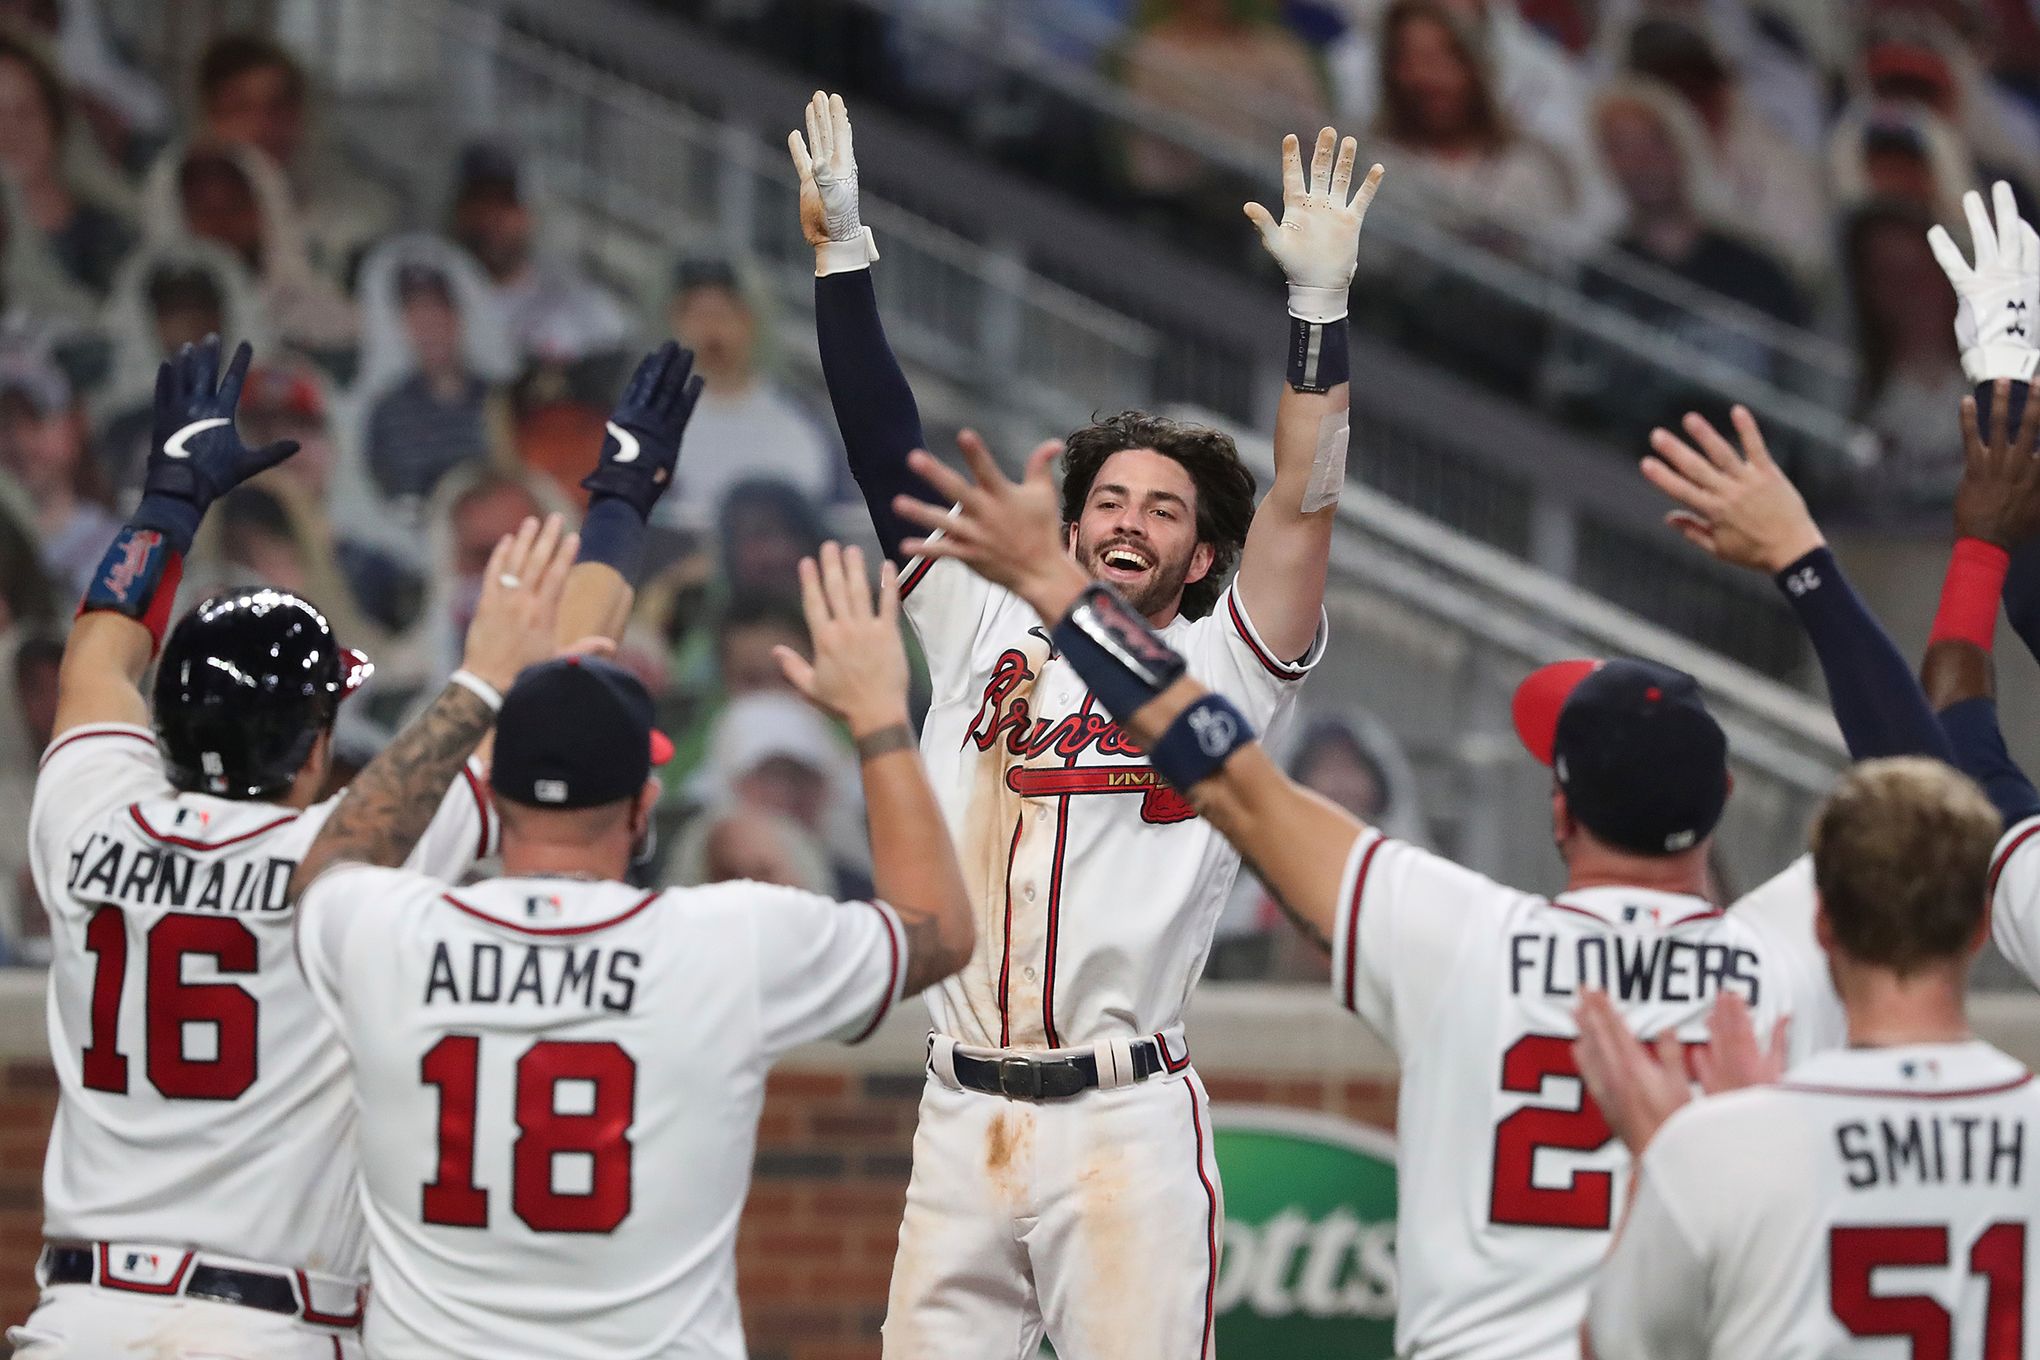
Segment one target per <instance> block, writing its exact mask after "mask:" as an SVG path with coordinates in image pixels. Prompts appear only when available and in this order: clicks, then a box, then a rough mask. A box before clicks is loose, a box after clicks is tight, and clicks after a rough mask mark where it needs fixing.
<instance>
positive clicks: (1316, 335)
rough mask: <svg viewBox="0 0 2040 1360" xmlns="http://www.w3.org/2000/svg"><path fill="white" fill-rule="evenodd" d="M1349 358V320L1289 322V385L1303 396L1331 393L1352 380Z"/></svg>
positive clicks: (1290, 320) (1301, 320)
mask: <svg viewBox="0 0 2040 1360" xmlns="http://www.w3.org/2000/svg"><path fill="white" fill-rule="evenodd" d="M1352 376H1353V375H1352V371H1351V364H1350V361H1349V360H1348V359H1347V357H1346V318H1344V317H1340V318H1339V319H1338V320H1336V321H1326V322H1318V321H1305V320H1304V319H1303V318H1302V317H1300V316H1292V317H1291V318H1289V385H1290V386H1291V387H1293V388H1295V389H1296V390H1297V391H1299V392H1329V391H1331V390H1332V389H1333V388H1334V387H1337V386H1338V385H1339V384H1340V383H1343V382H1350V381H1351V380H1352Z"/></svg>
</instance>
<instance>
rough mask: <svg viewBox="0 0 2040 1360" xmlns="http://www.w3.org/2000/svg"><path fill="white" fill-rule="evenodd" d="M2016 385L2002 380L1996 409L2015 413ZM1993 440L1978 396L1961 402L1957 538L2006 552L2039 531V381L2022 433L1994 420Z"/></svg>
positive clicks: (1994, 398)
mask: <svg viewBox="0 0 2040 1360" xmlns="http://www.w3.org/2000/svg"><path fill="white" fill-rule="evenodd" d="M2011 399H2012V384H2011V383H2010V382H2009V381H2007V380H2006V379H2003V378H2000V379H1998V381H1997V384H1996V388H1995V390H1994V391H1993V392H1992V394H1991V409H1992V410H1993V411H1998V412H2004V411H2009V410H2011V409H2012V408H2011ZM1990 424H1991V429H1990V438H1989V439H1988V440H1986V439H1985V438H1984V437H1983V432H1982V430H1981V429H1979V428H1978V425H1977V418H1976V398H1975V397H1964V398H1963V399H1962V481H1961V482H1960V483H1959V484H1958V485H1957V486H1956V488H1955V535H1956V537H1958V538H1980V539H1982V540H1983V541H1984V542H1986V543H1995V544H1997V545H1998V546H1999V547H2000V548H2005V549H2007V550H2009V549H2012V548H2016V547H2018V546H2019V545H2020V544H2021V543H2024V542H2025V541H2026V540H2027V539H2029V538H2031V537H2033V535H2034V534H2035V533H2040V459H2036V458H2035V457H2034V456H2033V443H2034V436H2035V435H2036V434H2040V383H2035V384H2033V386H2032V387H2030V388H2029V389H2028V390H2027V392H2026V410H2025V413H2024V415H2023V416H2022V417H2021V418H2020V420H2019V429H2018V433H2017V434H2011V433H2008V431H2007V427H2008V426H2009V425H2010V424H2011V422H2010V421H2008V420H2005V419H2002V418H2000V419H1996V420H1993V421H1991V423H1990Z"/></svg>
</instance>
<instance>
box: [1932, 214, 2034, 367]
mask: <svg viewBox="0 0 2040 1360" xmlns="http://www.w3.org/2000/svg"><path fill="white" fill-rule="evenodd" d="M1991 200H1992V206H1993V207H1995V208H1996V210H1997V222H1996V224H1995V225H1993V224H1992V222H1991V218H1990V214H1989V213H1987V212H1985V211H1984V209H1983V195H1982V194H1979V193H1977V192H1976V191H1975V190H1974V189H1971V190H1970V191H1969V192H1968V193H1966V194H1964V195H1962V211H1963V214H1964V215H1965V216H1967V217H1968V219H1969V241H1970V245H1971V247H1972V249H1973V251H1974V253H1975V256H1976V264H1975V266H1974V267H1971V265H1970V264H1969V262H1968V261H1966V260H1964V259H1963V258H1962V251H1961V250H1960V249H1959V248H1958V247H1957V246H1956V244H1955V240H1954V238H1953V237H1951V236H1950V235H1948V229H1947V228H1946V227H1943V226H1934V227H1932V228H1929V229H1928V231H1927V244H1928V245H1929V246H1930V247H1932V249H1933V252H1934V259H1935V260H1937V261H1939V263H1940V265H1941V272H1942V273H1944V274H1946V275H1947V276H1948V282H1949V283H1950V284H1951V285H1953V286H1954V289H1955V300H1956V306H1955V343H1956V344H1957V345H1959V346H1961V348H1962V371H1963V372H1965V373H1967V374H1968V375H1969V380H1970V381H1971V382H1973V383H1986V382H1992V381H1994V380H1996V379H1998V378H2016V379H2018V380H2020V381H2021V382H2024V381H2025V380H2027V379H2029V378H2031V377H2032V376H2033V370H2034V367H2035V365H2036V363H2040V234H2036V233H2035V232H2034V230H2033V227H2032V225H2031V224H2030V223H2028V222H2025V221H2022V220H2021V219H2020V217H2019V206H2018V203H2017V202H2016V201H2015V200H2014V199H2013V197H2012V186H2011V185H2009V184H2007V183H2005V182H2004V181H2003V180H1999V181H1998V182H1997V183H1996V184H1994V185H1992V186H1991Z"/></svg>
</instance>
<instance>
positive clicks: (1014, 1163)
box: [985, 1108, 1034, 1213]
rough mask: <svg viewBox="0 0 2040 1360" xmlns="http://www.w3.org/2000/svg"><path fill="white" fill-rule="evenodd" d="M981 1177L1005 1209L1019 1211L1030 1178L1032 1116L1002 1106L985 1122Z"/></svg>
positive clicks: (1025, 1197)
mask: <svg viewBox="0 0 2040 1360" xmlns="http://www.w3.org/2000/svg"><path fill="white" fill-rule="evenodd" d="M985 1179H986V1180H987V1181H988V1182H989V1183H990V1184H991V1188H992V1193H993V1194H994V1195H996V1196H997V1197H998V1198H999V1199H1001V1200H1003V1201H1004V1202H1005V1204H1006V1206H1007V1208H1008V1209H1010V1210H1012V1211H1013V1212H1016V1213H1018V1212H1020V1211H1021V1208H1022V1206H1023V1205H1024V1204H1025V1203H1026V1202H1027V1200H1028V1199H1029V1198H1030V1190H1031V1186H1032V1182H1033V1179H1034V1119H1033V1116H1032V1114H1031V1113H1030V1112H1028V1111H1026V1110H1021V1109H1012V1108H1008V1109H1004V1110H1000V1111H999V1112H998V1113H996V1114H994V1115H993V1116H992V1120H991V1123H989V1124H987V1125H986V1126H985Z"/></svg>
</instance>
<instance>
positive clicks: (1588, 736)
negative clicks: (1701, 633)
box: [1511, 658, 1729, 855]
mask: <svg viewBox="0 0 2040 1360" xmlns="http://www.w3.org/2000/svg"><path fill="white" fill-rule="evenodd" d="M1511 715H1512V716H1513V717H1514V719H1515V723H1516V735H1517V736H1519V737H1521V738H1522V740H1523V745H1524V746H1525V747H1526V748H1527V749H1528V750H1529V752H1530V754H1531V755H1533V756H1535V757H1536V758H1537V759H1538V760H1539V761H1540V762H1542V763H1543V764H1546V765H1549V766H1550V767H1551V769H1552V773H1553V774H1554V775H1555V776H1557V779H1558V786H1559V787H1560V788H1561V789H1564V790H1565V798H1566V804H1567V805H1568V806H1569V807H1570V808H1571V809H1572V813H1573V815H1574V816H1575V817H1577V818H1579V819H1580V822H1581V824H1582V825H1584V826H1585V827H1586V828H1587V829H1588V830H1589V831H1591V832H1593V833H1594V834H1595V835H1596V836H1599V837H1600V838H1601V839H1602V840H1604V841H1606V842H1608V843H1609V844H1610V845H1613V846H1616V847H1617V848H1619V849H1623V850H1628V851H1631V852H1633V853H1635V854H1639V855H1670V854H1676V853H1678V852H1679V851H1681V850H1689V849H1691V848H1692V847H1693V846H1695V845H1698V844H1699V843H1700V842H1701V841H1703V840H1705V839H1706V838H1707V836H1708V834H1709V833H1711V832H1712V831H1713V830H1714V827H1715V824H1716V823H1717V822H1719V821H1720V820H1721V810H1722V808H1723V807H1724V806H1726V805H1727V803H1728V783H1729V780H1728V738H1727V737H1725V736H1724V735H1723V734H1722V731H1721V724H1719V723H1717V722H1715V721H1714V715H1713V714H1711V713H1709V712H1708V711H1707V706H1706V705H1705V704H1704V703H1703V702H1702V701H1701V698H1700V685H1699V682H1698V681H1696V680H1694V679H1693V677H1692V676H1690V675H1688V674H1686V673H1685V672H1684V671H1681V670H1674V669H1673V668H1672V667H1670V666H1660V665H1659V664H1657V663H1656V662H1654V661H1641V660H1637V659H1634V658H1618V659H1616V660H1613V661H1587V660H1579V661H1556V662H1553V663H1552V664H1551V665H1549V666H1545V667H1543V668H1542V669H1539V670H1535V671H1532V672H1531V673H1530V676H1529V678H1528V679H1526V680H1524V681H1523V683H1522V684H1521V685H1518V686H1517V687H1516V697H1515V700H1514V702H1513V703H1512V704H1511Z"/></svg>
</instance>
